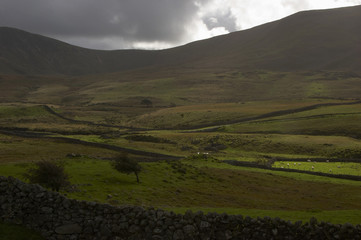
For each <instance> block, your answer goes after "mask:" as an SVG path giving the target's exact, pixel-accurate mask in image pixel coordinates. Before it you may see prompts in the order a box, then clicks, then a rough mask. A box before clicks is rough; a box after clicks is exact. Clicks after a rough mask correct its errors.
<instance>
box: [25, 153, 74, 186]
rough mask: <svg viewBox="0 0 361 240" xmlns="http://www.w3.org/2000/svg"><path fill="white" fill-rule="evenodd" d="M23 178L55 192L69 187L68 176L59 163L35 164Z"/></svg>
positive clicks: (44, 161) (40, 162)
mask: <svg viewBox="0 0 361 240" xmlns="http://www.w3.org/2000/svg"><path fill="white" fill-rule="evenodd" d="M24 176H25V177H26V178H27V179H29V181H30V183H38V184H40V185H42V186H43V187H46V188H50V189H51V190H53V191H57V192H59V190H60V189H61V188H64V187H66V186H69V185H70V182H69V176H68V175H67V174H66V173H65V170H64V167H63V165H62V164H61V163H60V162H54V161H49V160H42V161H39V162H36V163H35V164H34V166H33V167H31V168H29V169H28V171H27V173H25V174H24Z"/></svg>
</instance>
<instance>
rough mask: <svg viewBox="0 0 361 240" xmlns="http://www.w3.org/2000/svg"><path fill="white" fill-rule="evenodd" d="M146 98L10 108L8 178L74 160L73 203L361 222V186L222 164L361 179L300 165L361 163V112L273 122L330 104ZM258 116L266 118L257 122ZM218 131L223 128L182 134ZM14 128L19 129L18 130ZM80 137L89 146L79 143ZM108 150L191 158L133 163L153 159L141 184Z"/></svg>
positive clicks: (3, 150)
mask: <svg viewBox="0 0 361 240" xmlns="http://www.w3.org/2000/svg"><path fill="white" fill-rule="evenodd" d="M162 81H170V80H169V79H163V80H162ZM315 89H317V87H316V88H315ZM315 89H314V90H312V91H316V90H315ZM141 99H142V98H138V99H137V102H138V106H135V105H136V101H134V102H133V104H135V105H134V107H125V106H120V105H119V106H116V105H89V106H85V107H84V108H82V107H79V106H61V105H53V106H52V109H53V110H54V111H55V112H56V113H58V114H60V115H55V114H53V113H52V112H49V111H47V110H46V108H44V107H42V106H39V105H36V104H35V105H34V104H24V105H22V104H2V105H1V106H0V123H1V127H3V128H5V129H6V128H7V130H6V131H7V132H6V131H5V130H3V132H2V133H0V146H1V147H0V156H1V157H0V165H1V166H0V174H1V175H12V176H15V177H18V178H20V179H22V180H25V179H24V178H23V173H24V172H26V169H27V168H28V167H29V166H30V165H31V164H32V163H31V162H32V161H38V160H41V159H51V160H64V161H65V162H66V165H65V166H66V171H67V172H68V173H69V175H70V176H71V183H72V184H73V186H74V191H72V192H63V193H64V194H66V195H67V196H68V197H70V198H76V199H81V200H89V201H96V202H107V203H110V204H114V205H123V204H132V205H139V206H145V207H146V206H154V207H158V208H163V209H167V210H171V211H175V212H184V211H186V209H191V210H193V211H198V210H202V211H205V212H209V211H211V212H212V211H217V212H227V213H232V214H242V215H249V216H252V217H256V216H266V215H267V216H271V217H282V218H285V219H289V220H292V221H297V220H302V221H307V220H308V219H309V218H310V217H312V216H315V217H317V218H318V219H319V220H324V221H331V222H333V223H345V222H351V223H354V224H357V223H361V201H360V200H361V192H360V186H361V182H358V181H350V180H343V179H336V178H328V177H320V176H313V175H309V174H301V173H289V172H279V171H272V170H263V169H258V168H250V167H236V166H232V165H229V164H226V163H222V162H221V161H222V160H239V161H249V162H258V163H264V162H267V161H269V160H270V159H272V158H275V157H277V158H280V157H281V158H283V159H290V161H287V160H285V161H284V162H283V163H282V162H279V161H277V162H276V163H275V164H274V166H275V167H281V166H283V167H287V163H288V162H290V168H291V167H293V166H294V164H293V163H296V166H294V167H295V168H302V169H301V170H309V169H310V168H311V167H312V166H314V171H322V172H329V170H330V169H332V173H334V174H351V175H360V172H361V171H360V168H359V165H358V164H356V163H331V162H330V163H326V162H322V163H321V162H317V163H314V162H311V163H308V162H293V161H291V160H292V159H297V158H304V159H308V158H309V159H311V160H312V161H314V160H315V159H316V158H323V159H330V160H331V159H332V160H336V159H347V158H356V159H358V158H359V156H360V155H361V141H360V140H359V139H358V138H357V137H355V135H357V133H358V132H360V131H359V130H358V129H359V128H358V114H359V112H360V109H359V108H360V105H361V104H354V105H348V103H349V101H340V100H331V101H329V102H330V103H344V104H345V105H338V106H322V105H321V106H320V107H318V108H317V109H310V110H304V111H299V112H296V113H289V112H287V111H286V112H281V113H279V114H278V115H277V116H272V115H265V114H268V113H272V112H279V111H284V110H292V109H299V108H302V107H307V106H311V105H315V104H324V103H327V100H322V101H321V100H314V99H311V100H303V101H291V102H287V101H269V102H266V101H260V102H244V103H242V102H233V103H219V104H210V103H205V104H197V105H191V104H190V105H189V102H188V105H185V106H172V107H169V106H165V107H161V106H160V105H161V104H162V103H161V101H159V102H157V101H154V103H155V104H154V105H158V106H153V107H144V106H140V105H139V101H140V100H141ZM151 99H152V98H151ZM152 100H154V99H152ZM184 101H185V100H184ZM129 103H130V102H129ZM178 103H179V102H178ZM132 108H133V109H134V112H132V111H131V110H132ZM117 110H119V111H118V112H117ZM61 116H63V117H64V118H63V117H61ZM262 116H264V117H262ZM257 117H259V119H258V120H252V119H250V118H257ZM72 119H73V120H75V121H73V120H72ZM247 119H249V120H247ZM238 121H239V122H238ZM231 122H234V123H233V124H230V123H231ZM237 122H238V123H237ZM225 123H226V124H225ZM209 124H214V126H210V128H200V129H191V130H175V129H172V128H179V127H196V126H201V125H202V126H205V125H209ZM116 125H125V126H128V127H130V126H133V127H147V128H149V129H148V130H147V129H132V128H122V127H119V126H116ZM9 128H18V129H17V132H16V131H12V130H11V129H10V130H9ZM20 128H21V129H20ZM155 128H156V129H155ZM4 131H5V132H4ZM16 134H18V135H16ZM19 134H20V135H19ZM39 134H40V135H39ZM44 134H46V135H44ZM59 137H60V138H61V139H59ZM72 139H75V140H81V141H83V142H82V143H81V142H78V143H77V144H74V143H72V142H71V141H72ZM87 142H88V143H94V144H103V145H90V144H86V143H87ZM104 145H106V146H115V147H120V148H125V149H130V150H136V151H146V152H150V153H161V154H167V155H172V156H177V157H181V158H183V159H181V160H178V161H164V160H163V159H162V158H149V157H144V156H143V155H141V154H140V155H134V156H133V155H131V157H135V158H137V159H138V160H141V161H144V162H141V163H140V164H141V166H142V172H141V173H140V180H141V183H140V184H137V183H136V178H135V175H132V174H131V175H125V174H121V173H118V172H116V171H115V170H113V169H112V168H111V167H110V163H109V159H111V158H113V157H114V156H116V155H117V154H118V153H119V151H115V150H109V149H107V148H105V147H104ZM198 153H200V154H198ZM203 153H208V154H205V155H204V154H203ZM69 154H70V155H73V156H76V157H69ZM203 156H207V158H203ZM148 160H152V161H151V162H147V161H148ZM298 163H301V165H298ZM311 164H312V165H311ZM338 166H340V167H338ZM294 203H297V204H294Z"/></svg>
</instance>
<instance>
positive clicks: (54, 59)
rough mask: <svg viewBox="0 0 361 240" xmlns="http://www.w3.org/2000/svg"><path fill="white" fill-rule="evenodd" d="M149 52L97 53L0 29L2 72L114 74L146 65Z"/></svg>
mask: <svg viewBox="0 0 361 240" xmlns="http://www.w3.org/2000/svg"><path fill="white" fill-rule="evenodd" d="M154 54H155V52H153V51H141V50H123V51H99V50H91V49H85V48H80V47H76V46H72V45H70V44H67V43H64V42H61V41H58V40H54V39H51V38H48V37H43V36H40V35H37V34H31V33H28V32H25V31H22V30H18V29H13V28H7V27H2V28H0V71H1V72H3V73H20V74H22V73H31V74H66V75H80V74H93V73H105V72H115V71H121V70H124V69H132V68H136V67H139V66H143V65H150V64H152V61H153V59H154V58H152V59H151V60H152V61H150V59H149V57H152V56H153V55H154Z"/></svg>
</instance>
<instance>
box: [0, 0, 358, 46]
mask: <svg viewBox="0 0 361 240" xmlns="http://www.w3.org/2000/svg"><path fill="white" fill-rule="evenodd" d="M360 4H361V0H0V26H9V27H16V28H20V29H23V30H26V31H30V32H33V33H38V34H41V35H45V36H49V37H53V38H56V39H60V40H62V41H65V42H68V43H70V44H74V45H77V46H82V47H87V48H94V49H125V48H141V49H162V48H169V47H174V46H178V45H182V44H185V43H188V42H192V41H195V40H199V39H205V38H209V37H212V36H216V35H219V34H226V33H229V32H233V31H238V30H244V29H247V28H251V27H253V26H256V25H259V24H262V23H266V22H270V21H274V20H277V19H280V18H283V17H285V16H287V15H290V14H293V13H295V12H298V11H302V10H310V9H323V8H336V7H344V6H354V5H360Z"/></svg>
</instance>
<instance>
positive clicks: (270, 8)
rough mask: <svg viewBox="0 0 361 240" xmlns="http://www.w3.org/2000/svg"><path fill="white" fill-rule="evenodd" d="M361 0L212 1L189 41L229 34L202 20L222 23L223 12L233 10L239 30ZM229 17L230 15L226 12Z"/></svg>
mask: <svg viewBox="0 0 361 240" xmlns="http://www.w3.org/2000/svg"><path fill="white" fill-rule="evenodd" d="M360 4H361V0H317V1H315V0H272V1H270V0H257V1H255V0H242V1H240V0H212V1H210V2H206V3H204V4H203V5H202V6H200V11H199V12H198V19H196V20H195V22H193V24H194V25H196V26H197V27H196V28H194V29H193V30H194V31H197V33H196V34H193V35H192V36H193V37H192V36H191V35H190V38H189V41H194V40H199V39H204V38H209V37H213V36H216V35H219V34H225V33H229V31H228V30H227V28H226V27H221V26H218V27H217V30H216V29H208V28H207V25H206V24H204V22H203V24H202V23H200V22H201V21H202V19H203V21H204V18H205V16H208V17H209V18H208V20H209V22H210V23H211V22H217V23H219V22H221V20H220V19H219V18H217V16H222V14H219V13H227V12H229V13H230V14H231V15H232V17H233V19H234V21H235V26H236V30H244V29H248V28H252V27H254V26H257V25H260V24H264V23H267V22H271V21H275V20H278V19H281V18H284V17H286V16H288V15H291V14H294V13H296V12H299V11H304V10H312V9H327V8H338V7H346V6H355V5H360ZM224 16H228V17H229V15H224Z"/></svg>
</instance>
